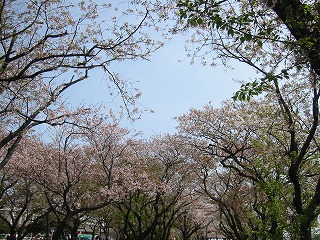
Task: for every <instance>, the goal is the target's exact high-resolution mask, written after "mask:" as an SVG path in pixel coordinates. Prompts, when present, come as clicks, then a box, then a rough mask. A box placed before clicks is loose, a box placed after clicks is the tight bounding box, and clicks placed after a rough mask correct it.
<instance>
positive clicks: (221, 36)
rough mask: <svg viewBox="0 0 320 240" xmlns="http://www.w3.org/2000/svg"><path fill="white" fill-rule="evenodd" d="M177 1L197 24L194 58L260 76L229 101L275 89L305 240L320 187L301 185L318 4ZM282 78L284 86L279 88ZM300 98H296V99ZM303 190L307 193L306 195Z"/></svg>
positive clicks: (313, 87) (313, 94)
mask: <svg viewBox="0 0 320 240" xmlns="http://www.w3.org/2000/svg"><path fill="white" fill-rule="evenodd" d="M178 6H179V8H180V10H179V11H180V16H181V17H182V19H186V20H187V21H186V22H187V26H188V27H194V28H196V29H197V32H196V33H195V35H194V38H193V40H194V41H193V44H198V45H197V47H196V50H197V51H196V52H195V53H194V55H193V56H194V57H197V56H199V55H200V56H201V57H202V59H203V61H211V60H212V59H208V54H209V53H210V54H211V56H214V60H217V59H220V60H222V61H223V63H227V62H228V60H230V59H236V60H238V61H240V62H243V63H246V64H248V65H250V66H252V67H253V68H254V69H255V70H257V72H258V73H259V75H258V77H257V79H256V80H254V81H253V82H248V83H244V84H243V85H242V87H241V89H240V90H239V91H238V92H236V94H235V96H234V99H238V100H249V99H250V98H251V97H252V96H254V95H257V94H259V93H261V92H263V91H265V90H266V91H269V90H271V89H272V91H273V92H274V95H273V97H274V98H276V99H277V103H278V106H277V109H278V110H279V112H281V117H282V120H281V121H282V122H283V123H285V125H286V126H287V127H286V128H282V130H281V131H282V132H283V133H282V134H283V135H284V136H287V137H286V138H287V139H288V141H285V142H283V143H282V144H283V147H284V149H285V151H284V153H283V155H281V154H279V155H278V157H280V159H281V160H282V161H283V162H286V161H287V159H289V160H290V163H289V167H288V169H287V171H286V176H287V177H288V179H289V181H290V183H291V184H292V186H293V194H292V199H291V202H292V204H293V207H294V211H295V213H296V215H297V217H296V220H297V221H298V222H299V223H298V224H297V225H295V226H298V227H296V229H299V230H298V233H297V234H298V235H299V238H300V239H311V229H310V226H311V224H312V222H313V221H314V219H316V216H317V215H318V208H319V203H320V202H319V200H320V199H319V194H318V192H319V189H320V184H318V185H315V186H313V187H311V186H310V185H308V184H307V185H305V184H306V182H305V181H306V180H305V179H308V176H309V175H308V174H306V172H305V166H306V165H305V164H307V163H308V164H311V165H312V164H314V162H313V160H312V157H310V156H311V155H313V154H311V155H310V151H311V152H313V153H314V154H315V155H316V154H317V153H318V151H319V149H318V147H317V140H316V139H317V135H318V125H319V119H318V114H319V105H318V102H319V96H320V91H319V41H320V40H319V26H320V24H319V2H318V1H299V0H294V1H286V0H270V1H269V0H268V1H256V0H250V1H242V0H234V1H232V0H230V1H229V0H222V1H215V0H198V1H197V0H186V1H183V0H182V1H179V4H178ZM289 83H291V84H292V86H291V87H290V88H287V87H285V88H282V86H288V84H289ZM297 89H299V90H300V93H299V94H298V93H297V91H298V90H297ZM299 97H300V98H301V99H304V100H303V102H302V101H301V102H299V101H297V100H296V98H299ZM302 111H303V113H302ZM306 117H308V118H306ZM302 133H303V134H302ZM243 134H245V133H243ZM244 136H245V135H244ZM277 136H278V135H277ZM315 155H313V156H315ZM311 175H312V176H313V177H315V175H313V174H311ZM311 175H310V176H309V177H311ZM315 178H316V179H315V180H314V181H316V182H317V183H319V178H318V177H315ZM307 182H308V181H307ZM306 189H308V193H309V194H310V192H312V194H311V195H308V194H307V195H305V190H306ZM311 189H312V190H311Z"/></svg>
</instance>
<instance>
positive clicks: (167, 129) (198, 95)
mask: <svg viewBox="0 0 320 240" xmlns="http://www.w3.org/2000/svg"><path fill="white" fill-rule="evenodd" d="M185 40H186V37H184V36H176V37H175V38H174V39H173V40H172V41H171V42H170V43H169V44H167V45H165V46H164V47H163V48H162V49H160V50H159V51H157V52H155V53H154V54H153V55H152V57H151V58H150V61H134V62H133V61H127V62H121V63H119V64H117V65H113V67H112V69H111V70H112V71H117V72H119V73H120V74H121V76H122V77H124V78H127V79H131V80H132V81H138V82H136V84H135V87H137V88H139V89H140V91H141V92H142V96H141V98H140V99H139V101H138V102H139V103H140V104H141V105H143V106H145V107H146V108H150V109H152V110H153V111H154V113H149V112H146V113H144V114H143V115H142V117H141V119H140V120H138V121H135V122H133V123H130V122H127V121H124V122H123V125H124V126H125V127H128V128H130V129H135V130H136V131H142V132H143V133H144V137H146V138H148V137H150V136H152V135H154V134H165V133H173V132H174V131H175V126H176V125H177V124H176V121H175V120H174V119H172V118H173V117H176V116H179V115H182V114H184V113H187V112H188V110H189V109H190V108H201V107H202V106H203V105H205V104H206V103H208V102H209V101H211V102H212V103H213V104H214V106H217V107H219V105H220V103H221V101H223V100H226V99H230V98H231V96H232V95H233V93H234V92H235V91H236V90H238V89H239V84H237V83H235V81H233V79H234V78H237V79H244V80H246V79H250V78H254V72H253V71H251V70H250V69H248V67H247V66H246V65H244V64H242V65H240V64H238V63H235V64H234V66H233V67H234V69H233V70H232V69H231V70H227V71H226V70H225V68H224V67H223V66H217V67H214V68H213V67H211V66H203V65H202V64H201V63H200V62H196V63H195V64H193V65H190V59H188V58H186V55H187V53H186V52H185V50H184V45H185ZM179 60H183V61H182V62H181V61H179ZM91 77H92V76H91ZM98 79H99V78H98ZM74 90H75V89H74ZM76 91H77V92H78V93H79V94H76V96H75V95H74V93H75V92H74V91H72V92H73V94H72V96H70V99H72V100H73V101H75V100H76V102H79V101H81V100H83V101H85V102H86V103H93V104H94V103H99V102H107V101H108V99H110V96H108V93H107V92H108V90H107V87H106V84H105V82H103V81H101V80H100V81H99V80H96V81H93V82H90V83H89V82H84V83H83V84H82V85H80V86H78V87H77V89H76ZM110 107H112V108H114V107H115V106H112V104H111V105H110Z"/></svg>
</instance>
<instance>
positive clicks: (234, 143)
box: [179, 82, 319, 239]
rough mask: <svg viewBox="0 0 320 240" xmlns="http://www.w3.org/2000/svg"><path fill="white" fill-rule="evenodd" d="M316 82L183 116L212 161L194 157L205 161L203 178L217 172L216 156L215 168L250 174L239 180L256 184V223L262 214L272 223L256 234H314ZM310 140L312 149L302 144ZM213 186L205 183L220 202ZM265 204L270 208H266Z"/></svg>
mask: <svg viewBox="0 0 320 240" xmlns="http://www.w3.org/2000/svg"><path fill="white" fill-rule="evenodd" d="M312 88H313V86H310V85H309V84H308V83H303V82H302V83H301V84H299V87H297V86H296V83H295V84H292V83H289V82H288V83H287V84H285V85H283V86H282V87H281V88H276V89H274V91H270V92H269V93H268V94H267V95H266V96H265V98H264V99H261V100H258V101H250V102H249V103H230V102H226V103H224V104H223V106H222V107H221V108H220V109H215V108H214V107H212V106H211V105H207V106H205V107H204V109H203V110H195V109H194V110H191V111H190V113H189V114H186V115H184V116H181V117H180V118H179V121H180V126H179V128H180V130H181V133H183V135H184V136H185V139H189V140H190V143H191V144H192V146H196V149H198V150H200V152H201V153H202V154H204V155H205V156H208V157H209V160H208V161H203V160H202V159H206V158H203V157H196V158H195V159H197V162H198V163H201V164H200V166H202V171H203V175H202V179H203V180H204V183H205V184H206V183H209V182H208V180H209V178H208V177H210V176H211V174H212V173H213V172H212V170H211V168H210V166H211V163H210V162H211V161H214V162H218V163H219V164H218V165H216V166H214V168H213V169H217V170H218V171H224V170H223V169H226V171H231V172H233V173H234V174H237V175H239V176H240V177H241V178H244V179H246V181H241V182H243V183H246V185H247V187H250V188H251V189H255V193H256V194H257V195H256V196H254V195H253V196H252V197H251V199H252V201H253V204H252V207H256V206H259V208H257V209H252V210H254V212H255V213H254V212H252V213H251V214H252V216H255V218H254V219H255V221H256V224H257V225H256V226H254V228H255V229H259V228H260V227H259V225H258V224H259V221H260V220H259V219H261V220H262V219H264V220H267V222H265V223H264V227H266V226H268V227H266V228H264V229H261V228H260V230H261V231H259V232H260V234H262V235H260V236H258V239H260V237H261V236H263V235H264V236H266V237H267V238H268V234H269V235H270V236H277V238H279V237H281V236H283V232H284V231H287V232H289V233H290V234H291V235H292V237H293V238H301V239H310V238H311V231H310V230H311V225H312V224H313V222H314V221H316V216H317V215H318V213H317V211H318V210H317V209H318V205H319V204H318V203H317V196H318V195H317V191H318V190H317V189H318V181H319V179H318V175H317V174H316V171H317V170H316V169H318V168H319V165H318V164H317V161H315V159H316V156H317V151H318V145H317V139H318V133H317V131H314V129H313V126H314V124H315V118H314V117H315V116H314V112H313V110H312V109H315V107H316V106H315V105H314V98H313V99H311V97H310V96H309V91H310V89H312ZM279 97H281V98H280V102H279ZM283 103H286V104H285V105H282V104H283ZM284 106H287V107H289V108H290V109H288V108H283V107H284ZM289 113H290V114H289ZM289 117H291V118H289ZM311 136H312V139H310V137H311ZM189 140H188V141H189ZM306 146H308V149H304V148H305V147H306ZM293 148H294V149H295V150H294V151H295V154H293V153H292V149H293ZM300 158H301V159H300ZM299 159H300V160H299ZM202 161H203V162H202ZM298 166H299V170H298V169H296V167H298ZM200 169H201V168H200ZM294 169H295V170H294ZM204 170H205V171H204ZM248 183H250V184H249V185H248ZM214 186H215V185H207V186H206V188H205V190H206V192H207V193H209V196H211V199H215V200H216V202H219V201H220V198H221V197H218V195H217V193H212V192H211V191H214V190H215V187H214ZM240 186H241V188H240V189H244V188H243V186H242V184H241V185H240ZM302 189H304V190H302ZM223 191H224V190H222V192H223ZM254 203H258V205H255V204H254ZM263 203H264V204H263ZM228 206H230V205H228ZM263 208H266V209H265V210H264V211H262V210H263ZM229 210H230V208H229ZM257 210H259V211H257ZM259 212H260V213H259ZM262 213H263V214H264V215H265V214H266V216H264V215H262ZM302 216H303V217H302ZM262 217H263V218H262ZM242 223H243V221H242ZM251 223H252V221H251ZM266 224H267V225H266ZM251 234H254V232H253V231H252V232H251ZM270 236H269V237H270ZM308 236H309V237H310V238H309V237H308ZM251 237H253V236H252V235H251ZM239 239H241V238H239Z"/></svg>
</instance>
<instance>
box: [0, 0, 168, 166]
mask: <svg viewBox="0 0 320 240" xmlns="http://www.w3.org/2000/svg"><path fill="white" fill-rule="evenodd" d="M111 2H112V1H111ZM112 4H114V6H113V5H112ZM150 4H151V3H150V2H147V1H133V2H132V4H131V2H129V1H128V2H121V3H116V4H115V3H114V2H112V3H109V2H106V3H101V4H99V3H95V2H94V1H91V0H88V1H80V0H79V1H72V2H70V1H61V0H54V1H49V0H40V1H20V0H3V1H1V2H0V42H1V50H0V95H1V101H0V117H1V124H0V130H1V132H2V134H1V139H0V149H2V150H5V153H4V154H3V155H2V156H1V160H0V169H2V168H3V167H4V165H5V164H6V163H7V162H8V161H9V159H10V158H11V156H12V154H13V152H14V151H15V148H16V146H17V145H18V144H19V142H20V140H21V138H22V136H23V134H24V133H26V132H28V130H29V129H31V128H34V127H35V126H37V125H39V124H44V123H46V124H50V125H57V124H63V123H66V122H71V123H73V122H72V121H71V120H70V119H69V117H70V116H71V115H77V114H83V113H84V112H85V110H86V109H84V108H83V107H82V108H81V107H80V108H79V109H73V110H72V109H69V110H68V109H67V105H66V104H65V103H64V102H63V100H61V95H62V94H63V93H64V92H65V91H66V90H67V89H69V88H70V87H72V86H74V85H75V84H77V83H79V82H82V81H84V80H85V79H88V78H89V76H90V75H89V73H90V72H93V70H95V69H99V70H101V71H102V74H101V76H106V81H107V82H109V83H110V84H109V83H107V84H108V85H109V86H111V87H112V86H114V87H115V88H116V89H117V90H116V91H118V94H120V95H121V97H122V99H123V101H124V104H125V106H126V107H127V108H128V109H131V107H130V106H129V105H130V104H133V105H134V101H135V100H136V98H137V97H138V96H139V93H138V92H136V91H134V90H133V88H132V87H131V86H130V83H129V82H126V81H122V80H121V78H120V77H119V76H118V75H117V74H115V73H113V72H112V70H111V68H110V64H111V63H112V62H114V61H123V60H128V59H132V60H135V59H146V58H148V56H149V55H150V53H152V52H153V51H154V50H156V49H157V48H159V47H160V46H161V45H162V43H160V42H158V40H155V41H153V40H152V39H151V38H150V37H149V36H148V34H147V33H146V32H145V29H146V28H148V29H150V27H153V26H154V25H155V22H157V21H158V20H159V18H158V17H157V16H156V14H158V13H160V14H163V12H162V10H161V9H160V10H159V4H158V3H153V4H152V6H151V5H150ZM106 13H107V14H106ZM157 30H159V29H157ZM95 73H97V72H95ZM96 77H97V74H95V78H96ZM101 78H103V77H101ZM109 80H110V81H109ZM112 89H113V90H111V91H114V88H112Z"/></svg>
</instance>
